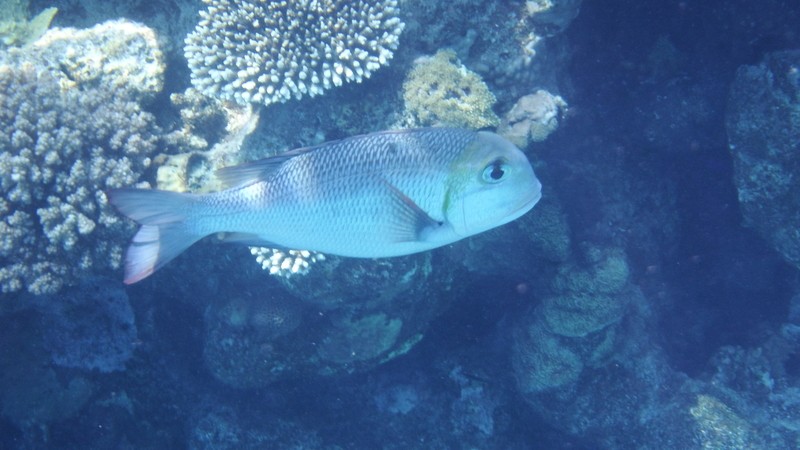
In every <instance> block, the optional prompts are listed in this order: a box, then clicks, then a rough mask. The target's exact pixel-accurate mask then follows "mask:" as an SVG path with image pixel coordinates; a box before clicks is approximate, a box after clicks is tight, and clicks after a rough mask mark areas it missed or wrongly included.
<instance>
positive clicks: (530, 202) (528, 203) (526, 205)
mask: <svg viewBox="0 0 800 450" xmlns="http://www.w3.org/2000/svg"><path fill="white" fill-rule="evenodd" d="M541 199H542V190H541V189H540V190H538V191H537V192H536V194H535V195H533V196H532V197H530V198H529V199H527V200H525V201H524V202H522V203H521V204H520V205H519V206H518V207H516V208H514V210H513V211H512V212H511V215H522V214H525V213H526V212H527V211H528V210H530V209H531V208H533V207H534V206H535V205H536V204H537V203H539V200H541Z"/></svg>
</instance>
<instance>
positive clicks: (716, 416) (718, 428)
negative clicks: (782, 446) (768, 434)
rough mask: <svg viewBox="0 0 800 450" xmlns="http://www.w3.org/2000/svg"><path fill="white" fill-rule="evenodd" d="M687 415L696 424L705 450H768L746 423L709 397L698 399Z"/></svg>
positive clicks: (729, 409) (699, 397) (701, 396)
mask: <svg viewBox="0 0 800 450" xmlns="http://www.w3.org/2000/svg"><path fill="white" fill-rule="evenodd" d="M689 412H690V413H691V415H692V417H694V419H695V420H696V421H697V427H698V428H699V430H700V437H701V439H702V445H703V447H702V448H703V449H704V450H723V449H742V450H744V449H759V448H768V447H766V446H765V445H764V444H765V443H764V442H763V441H761V439H759V438H758V435H757V434H756V432H755V430H753V427H752V426H751V425H750V424H749V423H747V421H746V420H744V419H742V418H741V417H739V416H738V415H737V414H736V413H735V412H734V411H733V410H732V409H731V408H730V407H729V406H728V405H726V404H725V403H723V402H721V401H719V400H718V399H716V398H714V397H712V396H710V395H698V396H697V404H696V405H694V406H693V407H691V408H690V409H689Z"/></svg>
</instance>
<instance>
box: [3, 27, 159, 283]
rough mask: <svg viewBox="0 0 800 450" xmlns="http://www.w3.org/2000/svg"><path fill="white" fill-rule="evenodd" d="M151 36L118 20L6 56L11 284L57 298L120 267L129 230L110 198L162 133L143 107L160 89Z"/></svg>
mask: <svg viewBox="0 0 800 450" xmlns="http://www.w3.org/2000/svg"><path fill="white" fill-rule="evenodd" d="M163 70H164V67H163V63H162V61H161V54H160V52H159V50H158V46H157V45H156V41H155V37H154V35H153V33H152V31H151V30H149V29H148V28H145V27H142V26H140V25H135V24H133V23H130V22H125V21H117V22H110V23H105V24H102V25H98V26H96V27H94V28H92V29H90V30H73V29H55V30H51V31H49V32H47V33H46V34H45V35H44V36H42V38H40V39H39V40H38V41H37V42H35V43H34V44H32V45H31V46H29V47H27V48H25V49H10V50H9V51H8V52H6V53H4V54H3V55H2V56H0V91H2V92H3V96H2V97H0V119H1V120H0V149H2V152H0V169H2V176H0V189H2V192H3V200H2V202H0V231H1V232H0V237H2V239H0V285H2V290H3V291H4V292H10V291H18V290H21V289H27V290H28V291H30V292H33V293H40V294H41V293H53V292H56V291H57V290H58V289H59V288H60V287H61V286H63V285H64V284H68V283H69V282H74V281H76V280H78V279H79V278H80V277H81V276H82V275H85V274H88V273H93V272H102V271H103V270H107V269H108V268H115V267H117V266H118V265H119V262H120V259H121V254H122V248H121V242H123V240H124V238H123V236H125V235H127V234H128V232H129V224H127V223H125V222H124V221H122V220H120V219H119V218H118V217H117V215H116V214H115V213H114V212H113V211H112V210H111V208H109V207H108V206H107V204H106V200H105V194H104V190H105V189H108V188H112V187H121V186H131V185H135V184H137V183H138V182H139V177H140V175H141V174H142V173H143V172H144V170H145V169H146V168H147V167H148V166H149V165H150V163H151V157H152V155H153V154H154V153H155V151H156V149H157V144H158V140H159V133H160V130H159V128H158V126H157V125H156V123H155V119H154V117H153V116H152V115H151V114H149V113H147V112H145V111H144V110H143V109H142V106H141V103H140V102H141V101H143V100H145V99H147V98H151V97H152V96H153V95H155V93H156V92H157V91H159V90H160V89H161V85H162V75H163Z"/></svg>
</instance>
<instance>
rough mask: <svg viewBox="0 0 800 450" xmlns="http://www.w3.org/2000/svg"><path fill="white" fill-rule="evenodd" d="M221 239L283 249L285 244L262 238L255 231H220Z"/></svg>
mask: <svg viewBox="0 0 800 450" xmlns="http://www.w3.org/2000/svg"><path fill="white" fill-rule="evenodd" d="M218 236H219V239H220V241H222V242H224V243H226V244H241V245H249V246H251V247H269V248H276V249H282V248H283V246H280V245H278V244H275V243H274V242H270V241H267V240H265V239H264V238H262V237H261V236H259V235H257V234H253V233H227V232H226V233H220V234H219V235H218Z"/></svg>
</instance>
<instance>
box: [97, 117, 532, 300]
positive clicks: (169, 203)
mask: <svg viewBox="0 0 800 450" xmlns="http://www.w3.org/2000/svg"><path fill="white" fill-rule="evenodd" d="M217 174H218V176H220V177H221V178H222V180H223V181H224V182H226V183H227V185H229V186H234V187H232V188H230V189H226V190H223V191H220V192H215V193H210V194H202V195H200V194H187V193H177V192H168V191H159V190H151V189H117V190H112V191H109V192H108V199H109V202H110V203H111V204H113V205H114V206H116V208H117V209H118V210H119V211H120V212H121V213H122V214H124V215H126V216H128V217H130V218H131V219H133V220H135V221H136V222H138V223H139V224H140V225H141V227H140V228H139V231H138V232H137V233H136V235H135V236H134V237H133V241H132V243H131V245H130V247H129V248H128V251H127V254H126V256H125V280H124V281H125V283H126V284H132V283H136V282H137V281H140V280H142V279H144V278H146V277H148V276H149V275H151V274H152V273H153V272H155V271H156V270H158V269H159V268H160V267H162V266H163V265H164V264H166V263H167V262H169V261H170V260H172V259H173V258H175V257H176V256H178V254H180V253H181V252H182V251H184V250H185V249H186V248H188V247H189V246H190V245H192V244H193V243H195V242H197V241H198V240H200V239H201V238H203V237H205V236H208V235H210V234H214V233H219V232H229V233H231V234H230V235H229V237H228V239H230V240H232V241H238V242H242V243H247V244H249V245H262V246H266V247H273V248H294V249H305V250H313V251H318V252H322V253H327V254H331V255H339V256H350V257H361V258H382V257H390V256H399V255H408V254H411V253H416V252H421V251H425V250H429V249H433V248H436V247H440V246H443V245H447V244H450V243H452V242H455V241H458V240H460V239H463V238H465V237H468V236H472V235H474V234H477V233H481V232H483V231H486V230H488V229H491V228H494V227H497V226H500V225H502V224H505V223H508V222H510V221H512V220H514V219H516V218H518V217H520V216H521V215H523V214H525V213H526V212H527V211H529V210H530V209H531V208H533V206H534V205H535V204H536V202H538V201H539V199H540V198H541V188H542V185H541V183H539V180H538V179H537V178H536V175H535V174H534V172H533V168H532V167H531V164H530V162H528V159H527V158H526V157H525V155H524V154H523V153H522V152H521V151H520V150H519V149H518V148H517V147H515V146H514V145H513V144H511V143H510V142H508V141H507V140H505V139H503V138H502V137H500V136H498V135H496V134H494V133H490V132H485V131H479V132H475V131H470V130H462V129H455V128H426V129H416V130H401V131H385V132H378V133H372V134H366V135H361V136H354V137H350V138H347V139H342V140H340V141H333V142H327V143H324V144H320V145H317V146H314V147H308V148H301V149H296V150H292V151H289V152H286V153H284V154H282V155H278V156H275V157H271V158H266V159H262V160H258V161H253V162H249V163H245V164H242V165H239V166H234V167H227V168H224V169H221V170H220V171H218V173H217Z"/></svg>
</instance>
